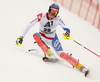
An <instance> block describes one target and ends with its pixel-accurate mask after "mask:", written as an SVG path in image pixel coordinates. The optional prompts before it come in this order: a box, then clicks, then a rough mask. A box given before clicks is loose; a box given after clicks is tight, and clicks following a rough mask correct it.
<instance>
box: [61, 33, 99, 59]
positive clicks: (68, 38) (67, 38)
mask: <svg viewBox="0 0 100 82" xmlns="http://www.w3.org/2000/svg"><path fill="white" fill-rule="evenodd" d="M63 38H64V39H65V40H72V41H74V42H75V43H77V44H78V45H80V46H82V47H83V48H85V49H86V50H88V51H90V52H91V53H93V54H94V55H96V56H98V57H100V56H99V55H98V54H96V53H95V52H93V51H92V50H90V49H88V48H87V47H85V46H83V45H82V44H80V43H79V42H77V41H75V40H74V39H72V38H71V37H66V36H64V35H63Z"/></svg>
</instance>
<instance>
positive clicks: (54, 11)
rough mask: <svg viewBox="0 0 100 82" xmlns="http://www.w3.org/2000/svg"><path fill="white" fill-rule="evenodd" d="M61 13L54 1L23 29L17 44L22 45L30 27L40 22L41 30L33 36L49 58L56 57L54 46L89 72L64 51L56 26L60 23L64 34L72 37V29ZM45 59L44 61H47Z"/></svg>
mask: <svg viewBox="0 0 100 82" xmlns="http://www.w3.org/2000/svg"><path fill="white" fill-rule="evenodd" d="M58 13H59V5H58V4H56V3H53V4H51V5H50V6H49V9H48V12H45V13H40V14H38V15H37V16H36V17H35V18H34V19H33V20H32V21H31V22H30V23H29V24H28V25H27V26H26V27H25V28H24V30H23V32H22V34H21V35H20V37H19V38H17V40H16V44H17V46H20V45H21V44H22V42H23V39H24V37H25V35H26V33H27V32H28V31H29V29H30V28H31V27H32V26H34V25H35V24H36V23H38V22H39V24H40V26H39V32H37V33H35V34H33V38H34V39H35V41H36V43H37V45H38V46H39V47H40V48H41V49H42V51H43V52H44V54H46V55H47V56H48V57H49V58H52V57H54V54H53V53H52V51H51V50H50V47H48V46H52V47H53V48H54V50H55V51H56V53H57V54H58V55H59V56H60V57H61V58H63V59H65V60H66V61H68V62H69V63H70V64H71V65H72V66H73V67H75V68H76V69H79V70H80V71H81V72H83V73H84V74H85V76H86V75H87V74H88V69H87V68H86V67H85V66H83V65H82V64H80V63H79V62H78V61H77V60H76V59H75V58H74V57H72V55H70V54H67V53H65V52H64V51H63V49H62V46H61V43H60V41H59V39H58V37H57V34H56V28H57V26H58V25H60V26H61V27H62V29H63V30H64V31H65V33H64V36H65V37H70V29H69V28H68V27H67V26H66V24H65V23H64V21H63V20H62V18H61V17H60V16H58ZM46 60H47V59H44V60H43V61H46Z"/></svg>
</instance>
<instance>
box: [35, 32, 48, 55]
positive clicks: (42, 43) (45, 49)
mask: <svg viewBox="0 0 100 82" xmlns="http://www.w3.org/2000/svg"><path fill="white" fill-rule="evenodd" d="M33 38H34V39H35V41H36V43H37V44H38V46H39V47H40V48H41V49H42V51H43V52H44V53H45V54H46V55H49V53H50V49H49V48H48V47H47V46H46V44H45V43H44V42H43V41H42V40H41V38H40V36H39V35H38V34H34V35H33Z"/></svg>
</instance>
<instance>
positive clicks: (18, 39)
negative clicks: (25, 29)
mask: <svg viewBox="0 0 100 82" xmlns="http://www.w3.org/2000/svg"><path fill="white" fill-rule="evenodd" d="M23 38H24V37H22V36H20V37H19V38H17V40H16V45H17V46H21V44H22V42H23Z"/></svg>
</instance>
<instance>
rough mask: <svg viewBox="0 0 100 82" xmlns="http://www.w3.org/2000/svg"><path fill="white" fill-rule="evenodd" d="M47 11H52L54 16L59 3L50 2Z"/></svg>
mask: <svg viewBox="0 0 100 82" xmlns="http://www.w3.org/2000/svg"><path fill="white" fill-rule="evenodd" d="M53 10H54V11H53ZM48 12H49V13H53V14H54V15H55V17H56V16H57V14H58V13H59V5H58V4H56V3H53V4H51V5H50V7H49V10H48Z"/></svg>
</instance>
